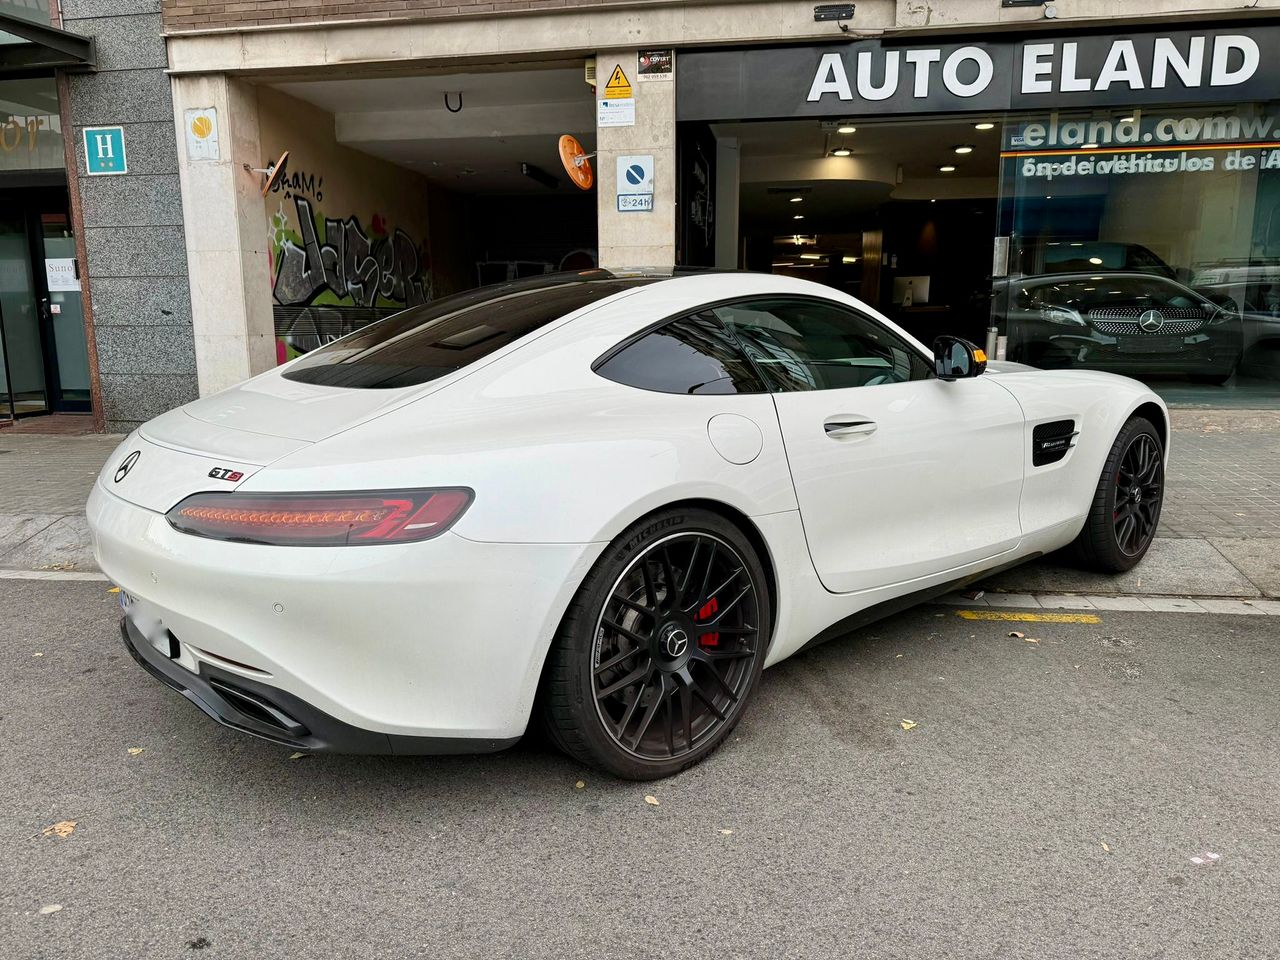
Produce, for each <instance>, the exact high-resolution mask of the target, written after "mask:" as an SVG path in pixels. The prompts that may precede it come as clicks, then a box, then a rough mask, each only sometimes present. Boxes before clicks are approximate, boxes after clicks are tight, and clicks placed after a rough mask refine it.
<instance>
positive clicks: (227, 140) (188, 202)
mask: <svg viewBox="0 0 1280 960" xmlns="http://www.w3.org/2000/svg"><path fill="white" fill-rule="evenodd" d="M208 107H212V108H214V110H216V111H217V136H218V156H217V158H216V159H199V160H193V159H191V158H190V156H189V155H188V147H187V129H186V120H185V111H186V110H188V109H192V108H208ZM173 109H174V123H175V126H176V128H177V136H178V175H179V180H180V182H181V184H182V207H183V211H184V214H185V215H184V217H183V220H184V223H185V228H186V242H187V263H188V274H189V279H190V283H191V324H192V331H193V333H194V338H195V351H196V375H197V378H198V382H199V386H200V393H201V394H202V395H205V394H209V393H214V392H216V391H218V390H223V389H226V388H227V387H230V386H234V385H235V384H237V383H239V382H240V381H241V380H244V379H246V378H248V377H251V376H253V375H254V374H257V373H262V372H263V371H264V370H269V369H271V368H272V367H273V366H275V362H276V347H275V330H274V325H273V321H272V311H271V268H270V260H269V258H270V252H269V247H268V235H267V213H266V205H265V204H264V203H263V200H262V195H261V188H262V174H260V173H254V172H252V171H251V170H246V169H245V164H248V166H250V167H262V166H264V165H265V159H264V158H263V156H262V150H261V148H260V146H259V140H258V97H257V91H256V89H255V88H254V87H253V86H251V85H250V84H247V83H245V82H244V81H241V80H237V79H235V78H233V77H229V76H227V75H226V74H207V75H197V76H175V77H173ZM273 159H274V158H273Z"/></svg>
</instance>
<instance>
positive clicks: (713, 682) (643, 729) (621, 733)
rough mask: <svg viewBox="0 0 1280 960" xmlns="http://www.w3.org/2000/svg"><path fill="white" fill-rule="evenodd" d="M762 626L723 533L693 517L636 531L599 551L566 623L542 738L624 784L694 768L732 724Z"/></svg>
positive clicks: (729, 534)
mask: <svg viewBox="0 0 1280 960" xmlns="http://www.w3.org/2000/svg"><path fill="white" fill-rule="evenodd" d="M673 521H675V522H673ZM769 624H770V601H769V595H768V590H767V588H766V586H765V581H764V571H763V569H762V567H761V564H760V561H759V559H758V558H757V556H756V552H755V550H754V549H753V548H752V547H751V544H750V543H749V541H747V539H746V538H745V537H744V536H743V534H742V532H741V531H739V530H738V529H737V528H736V527H735V526H734V525H733V524H731V523H729V521H728V520H726V519H725V518H723V517H720V516H719V515H717V514H714V513H710V512H707V511H702V510H679V511H669V512H667V513H664V514H659V515H657V516H655V517H653V518H650V519H649V520H646V521H644V523H643V526H642V527H641V528H640V529H639V530H636V529H635V528H633V529H632V530H629V531H627V532H626V533H624V534H623V535H622V536H621V537H619V538H618V540H617V541H615V542H614V544H612V545H611V546H610V547H609V549H608V550H607V551H606V553H605V556H604V557H603V558H602V559H601V561H600V562H599V563H597V565H596V569H594V570H593V571H592V573H591V574H589V575H588V577H587V580H586V581H585V582H584V584H583V586H582V588H581V589H580V590H579V594H578V597H577V598H575V601H574V604H573V605H572V606H571V608H570V610H569V612H568V613H567V614H566V617H565V622H564V624H563V625H562V628H561V631H560V635H559V636H558V637H557V640H556V643H555V644H554V646H553V649H552V653H551V658H550V660H549V663H548V672H547V679H546V688H545V691H544V715H545V718H546V720H547V721H548V724H547V725H548V727H549V729H550V731H551V733H552V737H553V739H555V740H556V742H557V744H558V745H559V746H560V747H561V748H562V749H564V750H565V751H566V752H567V753H569V754H571V755H573V756H575V757H577V758H578V759H581V760H583V761H585V762H587V763H590V764H591V765H593V766H596V767H599V768H602V769H605V770H608V771H609V772H611V773H615V774H617V775H618V776H622V777H627V778H629V779H653V778H657V777H663V776H668V775H670V774H672V773H675V772H677V771H678V770H681V769H684V768H685V767H687V766H690V765H692V764H694V763H696V762H698V761H699V760H701V759H702V758H703V757H704V756H706V754H708V753H710V752H711V751H712V750H714V749H715V747H716V746H717V745H719V744H720V743H721V742H722V741H723V739H724V738H725V736H727V735H728V733H729V731H730V730H731V729H732V728H733V726H734V725H735V724H736V723H737V721H738V719H739V717H740V716H741V715H742V712H743V709H744V708H745V706H746V703H747V701H748V700H749V698H750V696H751V694H752V692H753V691H754V689H755V685H756V682H757V680H758V679H759V676H760V671H761V668H762V666H763V663H764V655H765V651H766V649H767V646H768V639H769Z"/></svg>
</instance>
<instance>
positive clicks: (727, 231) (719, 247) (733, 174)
mask: <svg viewBox="0 0 1280 960" xmlns="http://www.w3.org/2000/svg"><path fill="white" fill-rule="evenodd" d="M741 166H742V165H741V153H740V151H739V148H738V138H737V137H719V138H717V140H716V207H715V210H716V266H717V267H718V268H720V269H721V270H736V269H737V268H738V251H739V249H740V247H741V241H740V240H739V238H738V203H739V196H740V193H741V190H742V170H741Z"/></svg>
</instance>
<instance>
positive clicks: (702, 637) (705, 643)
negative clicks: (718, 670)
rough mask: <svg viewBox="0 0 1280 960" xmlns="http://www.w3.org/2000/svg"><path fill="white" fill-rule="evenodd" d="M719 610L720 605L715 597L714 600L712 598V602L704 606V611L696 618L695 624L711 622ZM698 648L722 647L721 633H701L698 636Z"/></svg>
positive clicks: (699, 612) (700, 611) (709, 601)
mask: <svg viewBox="0 0 1280 960" xmlns="http://www.w3.org/2000/svg"><path fill="white" fill-rule="evenodd" d="M719 609H720V604H719V603H717V602H716V598H715V597H712V598H711V599H710V600H708V601H707V602H706V603H705V604H703V607H702V609H701V610H699V611H698V615H697V616H695V617H694V618H693V619H694V621H695V622H697V623H702V622H703V621H706V620H710V619H711V618H712V617H714V616H715V614H716V611H717V610H719ZM698 646H700V647H718V646H720V634H719V633H701V634H699V635H698Z"/></svg>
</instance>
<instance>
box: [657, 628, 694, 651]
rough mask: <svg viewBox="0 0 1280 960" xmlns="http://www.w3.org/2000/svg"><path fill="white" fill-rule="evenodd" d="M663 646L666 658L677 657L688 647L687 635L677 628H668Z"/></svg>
mask: <svg viewBox="0 0 1280 960" xmlns="http://www.w3.org/2000/svg"><path fill="white" fill-rule="evenodd" d="M663 644H664V645H665V646H666V648H667V656H670V657H678V656H680V655H681V654H682V653H684V651H685V648H686V647H688V646H689V635H688V634H687V633H685V632H684V631H683V630H681V629H680V628H679V627H670V628H669V629H668V630H667V635H666V637H665V639H664V640H663Z"/></svg>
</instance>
